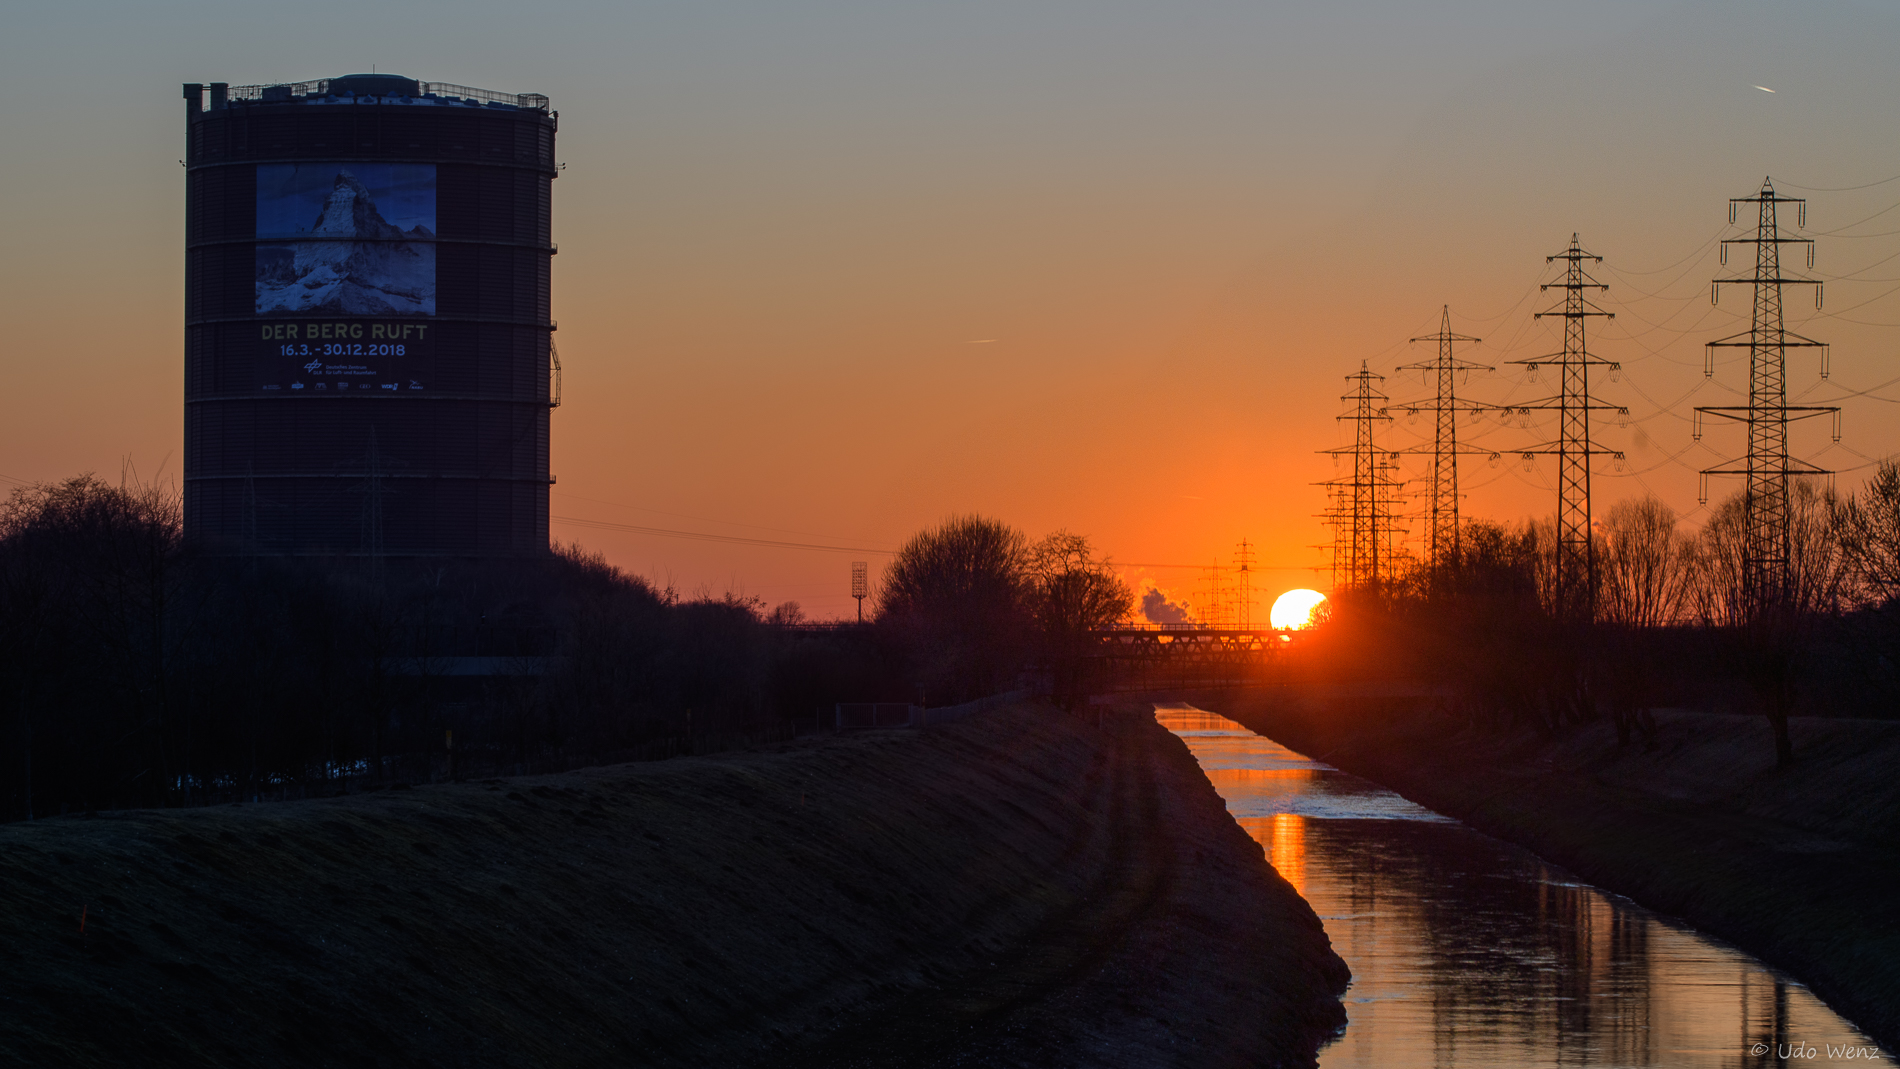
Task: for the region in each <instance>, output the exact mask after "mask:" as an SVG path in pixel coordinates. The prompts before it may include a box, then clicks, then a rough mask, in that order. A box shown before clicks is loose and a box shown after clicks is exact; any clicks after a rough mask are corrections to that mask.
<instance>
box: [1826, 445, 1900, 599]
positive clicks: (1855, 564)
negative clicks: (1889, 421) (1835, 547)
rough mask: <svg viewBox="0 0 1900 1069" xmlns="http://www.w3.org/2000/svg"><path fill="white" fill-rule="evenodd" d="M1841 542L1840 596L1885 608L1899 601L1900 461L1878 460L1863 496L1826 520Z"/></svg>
mask: <svg viewBox="0 0 1900 1069" xmlns="http://www.w3.org/2000/svg"><path fill="white" fill-rule="evenodd" d="M1829 518H1830V520H1831V521H1832V523H1833V526H1834V532H1835V537H1836V538H1837V539H1838V540H1839V542H1840V552H1841V566H1842V572H1843V576H1842V577H1843V580H1844V584H1843V585H1844V588H1845V589H1844V593H1846V594H1847V596H1848V597H1850V598H1851V599H1852V600H1854V601H1857V602H1861V603H1865V604H1871V605H1875V606H1885V605H1887V604H1889V603H1891V602H1893V601H1894V600H1895V598H1896V597H1900V462H1896V461H1894V460H1884V461H1881V463H1880V467H1879V468H1878V469H1876V470H1875V472H1874V475H1873V478H1871V479H1868V480H1867V485H1866V486H1865V487H1863V488H1862V489H1861V492H1860V493H1858V494H1855V495H1853V496H1851V497H1848V498H1846V499H1845V500H1841V501H1836V502H1835V503H1834V509H1833V513H1832V515H1831V516H1830V517H1829Z"/></svg>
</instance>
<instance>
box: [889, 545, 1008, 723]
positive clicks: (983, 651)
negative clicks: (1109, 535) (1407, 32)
mask: <svg viewBox="0 0 1900 1069" xmlns="http://www.w3.org/2000/svg"><path fill="white" fill-rule="evenodd" d="M1028 563H1029V547H1028V543H1027V539H1025V538H1024V537H1023V534H1022V532H1021V531H1018V530H1016V529H1015V528H1014V527H1011V526H1009V525H1008V524H1005V523H1002V522H1000V521H997V520H991V519H985V518H984V517H981V516H953V517H951V518H950V519H948V520H945V521H944V522H943V523H942V524H940V525H938V526H937V527H935V528H933V529H931V530H928V531H924V532H922V533H920V534H918V535H916V536H914V537H913V538H911V540H910V541H909V542H906V543H904V546H903V548H901V549H899V550H898V552H897V558H896V559H895V560H894V561H892V562H891V566H890V567H889V568H888V569H887V570H886V571H885V573H884V581H883V584H882V586H881V587H880V589H879V590H878V595H877V615H878V622H879V623H880V624H882V625H884V626H885V627H887V628H889V629H891V630H893V631H895V632H896V633H897V634H898V635H899V636H900V637H901V639H902V641H903V643H904V645H906V646H907V647H908V648H909V649H910V651H911V656H912V657H913V659H914V660H915V661H916V665H917V669H918V671H919V672H920V673H921V675H922V676H923V680H922V681H923V682H928V683H930V684H931V685H932V686H934V687H943V686H948V687H949V688H950V689H951V690H952V691H954V692H956V694H957V696H961V697H978V696H980V695H982V694H985V693H993V692H994V691H997V690H1001V689H1003V688H1004V687H1005V686H1006V685H1007V684H1008V683H1010V682H1013V679H1014V676H1015V674H1016V672H1017V671H1018V670H1019V669H1020V668H1021V667H1022V663H1023V657H1024V654H1025V653H1026V651H1027V645H1028V643H1027V639H1028V637H1029V617H1030V613H1029V593H1030V587H1029V581H1028V571H1027V569H1028Z"/></svg>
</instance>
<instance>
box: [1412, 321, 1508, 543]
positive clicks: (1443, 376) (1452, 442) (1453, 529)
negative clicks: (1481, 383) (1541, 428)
mask: <svg viewBox="0 0 1900 1069" xmlns="http://www.w3.org/2000/svg"><path fill="white" fill-rule="evenodd" d="M1481 340H1482V339H1479V338H1473V337H1470V336H1468V335H1464V334H1453V333H1452V332H1451V306H1450V305H1445V306H1444V318H1443V319H1442V320H1441V321H1440V322H1439V326H1438V333H1436V334H1424V335H1421V336H1419V337H1416V338H1413V339H1412V341H1413V342H1422V341H1435V342H1437V343H1438V356H1437V358H1436V359H1434V360H1429V361H1425V362H1421V363H1417V364H1406V365H1405V366H1403V367H1401V368H1399V369H1398V370H1400V371H1423V372H1425V373H1426V374H1428V375H1430V374H1433V373H1436V376H1437V379H1438V396H1437V398H1436V399H1435V400H1434V401H1433V402H1432V403H1430V404H1408V405H1405V406H1404V408H1405V412H1406V414H1407V415H1417V414H1418V413H1420V412H1430V413H1433V414H1434V415H1435V416H1436V417H1437V423H1438V427H1437V432H1436V434H1435V435H1434V436H1433V438H1432V445H1431V448H1430V450H1429V452H1430V453H1431V456H1432V480H1431V490H1430V493H1431V505H1430V513H1429V515H1430V535H1429V540H1428V542H1427V549H1428V551H1429V552H1430V560H1431V562H1432V563H1433V564H1438V563H1441V562H1444V561H1447V560H1453V559H1456V558H1457V556H1458V548H1459V547H1458V538H1459V535H1458V455H1459V454H1460V453H1481V454H1483V455H1485V456H1490V457H1495V456H1497V454H1496V453H1495V452H1493V451H1491V450H1489V449H1471V448H1461V447H1460V446H1459V445H1458V382H1457V379H1458V375H1459V374H1460V373H1461V372H1469V371H1490V370H1491V366H1490V365H1489V364H1474V363H1472V362H1471V361H1469V360H1460V359H1458V357H1457V355H1456V354H1455V353H1454V352H1453V349H1452V347H1453V345H1455V344H1456V343H1458V342H1467V343H1470V344H1476V343H1477V342H1479V341H1481ZM1465 407H1466V408H1467V409H1468V410H1469V411H1471V412H1472V413H1473V414H1476V413H1478V412H1480V411H1483V410H1484V409H1488V408H1494V407H1496V406H1494V405H1484V404H1477V403H1473V402H1466V405H1465ZM1411 451H1412V452H1418V453H1424V452H1427V450H1426V449H1425V447H1423V446H1420V447H1418V448H1416V449H1414V450H1411Z"/></svg>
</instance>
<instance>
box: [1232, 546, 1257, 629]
mask: <svg viewBox="0 0 1900 1069" xmlns="http://www.w3.org/2000/svg"><path fill="white" fill-rule="evenodd" d="M1253 566H1254V556H1253V543H1251V542H1249V541H1247V540H1246V539H1244V538H1243V539H1241V540H1240V545H1238V546H1236V547H1234V571H1235V572H1237V573H1239V576H1240V577H1239V578H1238V579H1237V580H1235V582H1234V587H1235V591H1234V595H1235V597H1236V599H1238V600H1237V602H1236V606H1235V613H1234V617H1235V619H1234V626H1235V627H1238V628H1239V629H1240V630H1242V631H1251V630H1253Z"/></svg>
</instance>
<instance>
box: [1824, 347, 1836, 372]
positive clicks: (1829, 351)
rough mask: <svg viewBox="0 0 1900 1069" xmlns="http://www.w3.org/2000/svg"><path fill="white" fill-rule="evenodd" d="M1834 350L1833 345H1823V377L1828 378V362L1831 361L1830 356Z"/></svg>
mask: <svg viewBox="0 0 1900 1069" xmlns="http://www.w3.org/2000/svg"><path fill="white" fill-rule="evenodd" d="M1833 350H1834V347H1833V346H1832V345H1823V346H1821V377H1822V378H1827V373H1828V364H1829V363H1830V359H1829V357H1830V355H1831V354H1832V352H1833Z"/></svg>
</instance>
